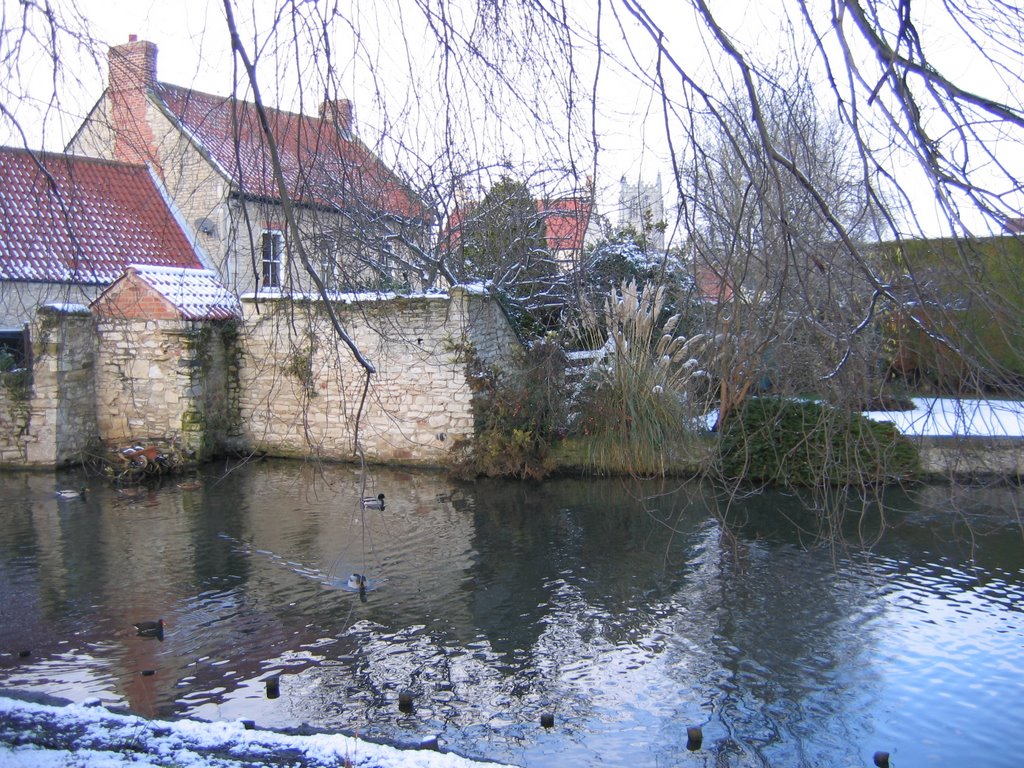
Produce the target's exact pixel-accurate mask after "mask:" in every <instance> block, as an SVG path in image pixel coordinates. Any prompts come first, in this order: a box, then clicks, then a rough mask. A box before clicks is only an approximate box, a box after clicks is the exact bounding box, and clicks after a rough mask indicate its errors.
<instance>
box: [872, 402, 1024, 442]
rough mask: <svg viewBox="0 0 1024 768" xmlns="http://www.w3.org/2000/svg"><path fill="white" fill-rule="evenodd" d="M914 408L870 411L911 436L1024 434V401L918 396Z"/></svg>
mask: <svg viewBox="0 0 1024 768" xmlns="http://www.w3.org/2000/svg"><path fill="white" fill-rule="evenodd" d="M913 402H914V409H913V410H911V411H868V412H867V413H865V414H864V415H865V416H867V417H868V418H869V419H873V420H875V421H890V422H892V423H893V425H894V426H895V427H896V429H897V430H899V432H900V433H901V434H904V435H907V436H909V437H1024V403H1021V402H1016V401H1011V400H954V399H951V398H937V397H935V398H920V397H919V398H914V401H913Z"/></svg>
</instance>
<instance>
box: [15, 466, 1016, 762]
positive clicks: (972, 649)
mask: <svg viewBox="0 0 1024 768" xmlns="http://www.w3.org/2000/svg"><path fill="white" fill-rule="evenodd" d="M196 480H197V481H198V482H196V483H195V484H193V483H191V482H188V483H183V482H182V481H181V480H178V481H177V482H175V481H171V482H166V483H164V484H163V485H162V486H159V487H154V488H144V489H140V490H139V492H135V493H123V492H121V493H119V492H118V491H117V490H116V489H113V488H109V487H106V486H105V485H104V484H103V483H102V482H97V481H96V480H91V481H89V482H90V484H91V488H90V490H89V492H88V494H87V495H86V497H85V498H84V499H71V500H65V499H58V498H56V497H55V496H54V491H55V490H56V489H57V488H60V487H78V486H79V485H81V483H82V478H81V477H80V476H76V475H74V474H60V475H56V476H54V475H52V474H39V473H6V474H0V498H2V499H3V502H2V505H0V686H3V687H4V688H10V687H17V688H22V689H31V690H36V691H42V692H46V693H50V694H54V695H58V696H62V697H65V698H68V699H72V700H76V701H80V700H83V699H86V698H90V697H98V698H99V699H100V700H102V701H103V702H105V703H107V704H111V705H114V704H118V705H124V706H128V707H130V708H131V709H133V710H134V711H137V712H140V713H142V714H145V715H149V716H154V717H169V716H179V715H190V716H195V717H200V718H205V719H210V720H218V719H251V720H254V721H256V723H257V724H258V725H259V726H262V727H271V728H285V727H294V726H300V725H302V724H308V725H310V726H313V727H315V728H326V729H336V730H341V731H345V732H348V733H356V734H358V735H360V736H363V737H367V738H372V739H380V740H389V741H395V742H400V743H403V744H406V743H408V744H415V743H417V742H419V741H420V740H422V739H424V738H427V737H431V736H438V737H439V740H440V743H441V744H442V746H443V747H445V748H448V749H452V750H455V751H458V752H461V753H463V754H465V755H468V756H471V757H477V758H489V759H496V760H502V761H506V762H512V763H516V764H520V765H526V766H565V765H573V766H584V765H634V766H676V765H695V766H704V765H707V766H712V765H714V766H782V765H785V766H864V765H867V766H870V765H871V764H872V757H871V756H872V754H873V753H874V752H875V751H876V750H885V751H888V752H890V753H891V755H892V764H893V765H894V766H899V765H904V766H910V765H913V766H920V765H936V766H938V765H954V764H960V765H986V766H1011V765H1012V766H1016V765H1019V761H1020V755H1021V754H1024V728H1021V727H1020V724H1021V719H1020V711H1021V708H1022V706H1024V613H1022V607H1024V546H1022V543H1024V539H1022V528H1021V520H1020V517H1019V514H1018V509H1019V508H1020V506H1021V504H1020V502H1021V501H1022V491H1021V490H1020V489H1018V488H1011V487H992V488H974V489H966V490H960V491H956V492H955V493H954V491H953V490H952V489H950V488H948V487H940V486H931V487H923V488H919V489H916V490H914V491H912V492H910V493H906V494H898V495H895V494H894V495H892V496H890V497H887V503H886V511H885V517H886V523H887V530H886V532H885V535H884V536H883V537H882V538H881V540H880V541H878V542H877V543H874V544H873V545H872V546H871V547H870V548H869V549H867V550H865V549H864V548H861V547H858V546H849V547H846V548H835V547H820V546H818V547H816V546H813V545H812V542H811V541H810V540H809V539H808V538H807V535H806V533H803V534H801V533H800V532H799V530H800V529H799V527H798V526H799V523H800V522H801V520H802V518H801V515H800V513H799V511H798V507H797V505H795V504H794V502H793V500H792V499H790V498H788V497H786V496H784V495H782V494H762V495H758V496H755V497H752V498H750V499H748V500H745V501H742V502H736V503H735V505H734V507H733V508H732V509H731V510H730V513H729V519H730V520H731V521H733V522H732V523H731V524H730V525H729V526H727V527H725V526H723V524H722V522H721V520H720V518H719V517H717V516H716V515H715V514H713V513H712V509H713V508H714V505H713V504H711V502H712V501H713V499H712V497H711V495H710V493H709V492H708V491H707V489H702V488H699V487H694V486H688V485H682V484H676V483H673V482H664V481H658V482H653V481H650V482H628V481H619V480H597V481H595V480H587V481H579V480H557V481H552V482H548V483H544V484H540V485H524V484H513V483H503V482H481V483H477V484H458V483H455V482H453V481H450V480H449V479H447V478H446V477H444V476H443V475H439V474H431V473H418V472H405V471H396V470H393V469H379V468H373V469H370V470H368V471H367V472H366V474H365V476H364V475H363V474H361V473H360V472H359V471H358V469H357V468H355V467H352V466H332V465H328V466H317V465H314V464H304V463H288V462H261V463H252V464H247V465H241V466H230V467H229V466H226V465H224V466H210V467H207V468H206V469H205V470H204V472H203V474H202V475H201V476H199V477H197V478H196ZM378 492H383V493H385V494H386V508H385V510H383V511H378V510H362V509H361V508H360V505H359V501H358V500H359V498H360V496H361V495H363V494H366V495H376V494H377V493H378ZM876 512H877V511H875V512H872V513H871V514H869V515H868V521H869V522H868V526H867V528H863V527H862V529H861V531H860V533H861V534H865V535H873V533H874V532H875V531H874V530H873V527H874V526H876V525H877V514H876ZM848 533H849V534H850V535H851V536H852V535H855V534H856V533H857V531H856V529H851V530H850V531H848ZM351 573H362V574H366V576H367V579H368V588H367V589H366V590H365V592H364V593H362V594H360V593H359V591H358V590H352V589H349V588H348V587H347V580H348V577H349V575H350V574H351ZM159 618H163V619H164V620H165V622H166V628H165V633H164V638H163V640H162V641H161V640H158V639H156V638H152V637H140V636H138V635H137V634H136V633H135V630H134V628H133V623H134V622H136V621H139V620H155V619H159ZM26 651H27V652H28V654H27V655H24V652H26ZM277 675H279V676H280V684H279V695H278V696H277V697H276V698H270V697H268V688H267V680H268V679H269V678H272V677H274V676H277ZM405 695H410V696H411V701H412V706H411V707H409V706H401V707H400V706H399V704H400V699H405ZM543 715H553V718H554V726H553V727H550V728H544V727H541V725H540V721H541V718H542V716H543ZM688 726H700V727H702V729H703V735H704V738H703V743H702V744H701V745H700V748H699V749H696V750H690V749H688V745H687V727H688Z"/></svg>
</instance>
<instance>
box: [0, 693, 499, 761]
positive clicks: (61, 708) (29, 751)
mask: <svg viewBox="0 0 1024 768" xmlns="http://www.w3.org/2000/svg"><path fill="white" fill-rule="evenodd" d="M430 746H431V747H433V744H431V745H430ZM0 765H3V766H5V767H8V768H53V766H75V768H128V767H129V766H131V768H139V766H174V768H239V767H240V766H294V765H301V766H303V768H338V767H339V766H354V767H356V766H358V767H360V768H467V767H468V766H479V765H495V764H494V763H482V762H477V761H473V760H469V759H467V758H464V757H460V756H458V755H454V754H450V753H442V752H438V751H435V750H434V749H432V748H424V749H418V750H406V749H398V748H397V747H390V746H386V745H381V744H373V743H371V742H367V741H363V740H361V739H357V738H354V737H351V736H343V735H341V734H327V733H311V734H304V735H293V734H283V733H276V732H273V731H261V730H256V729H253V728H252V727H251V723H249V724H246V723H244V722H218V723H209V722H201V721H196V720H176V721H159V720H146V719H145V718H142V717H138V716H136V715H129V714H121V713H117V712H111V711H110V710H108V709H105V708H104V707H102V706H100V704H99V702H98V700H92V701H88V702H83V703H81V704H70V703H68V704H57V703H51V702H45V703H43V702H37V701H24V700H16V699H13V698H7V697H6V696H5V695H0Z"/></svg>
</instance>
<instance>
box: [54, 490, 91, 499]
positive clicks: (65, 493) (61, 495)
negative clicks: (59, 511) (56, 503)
mask: <svg viewBox="0 0 1024 768" xmlns="http://www.w3.org/2000/svg"><path fill="white" fill-rule="evenodd" d="M85 491H86V489H85V488H79V489H78V490H77V491H76V490H73V489H71V488H64V489H62V490H59V491H57V493H56V494H54V495H55V496H56V497H57V498H58V499H84V498H85Z"/></svg>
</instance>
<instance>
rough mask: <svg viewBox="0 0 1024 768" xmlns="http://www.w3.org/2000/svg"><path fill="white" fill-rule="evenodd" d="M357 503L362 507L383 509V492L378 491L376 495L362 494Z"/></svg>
mask: <svg viewBox="0 0 1024 768" xmlns="http://www.w3.org/2000/svg"><path fill="white" fill-rule="evenodd" d="M359 503H360V505H362V507H363V509H384V494H383V493H378V494H377V495H376V496H363V498H362V499H360V501H359Z"/></svg>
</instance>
